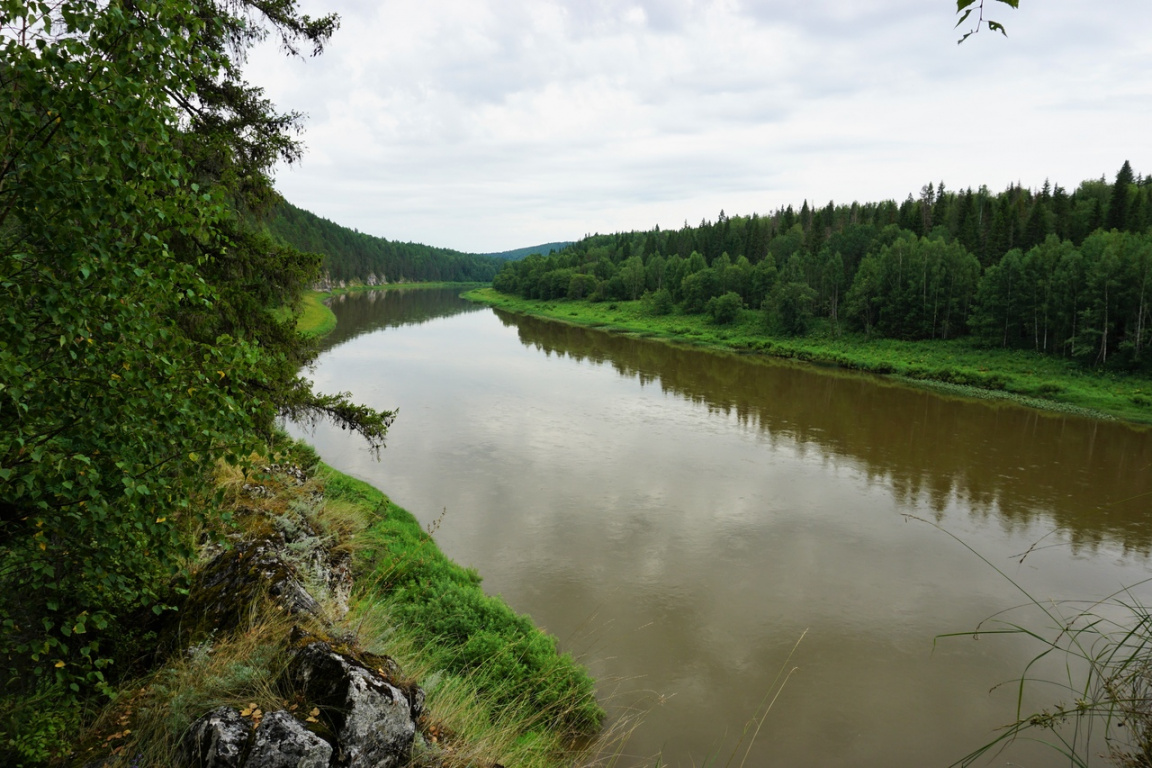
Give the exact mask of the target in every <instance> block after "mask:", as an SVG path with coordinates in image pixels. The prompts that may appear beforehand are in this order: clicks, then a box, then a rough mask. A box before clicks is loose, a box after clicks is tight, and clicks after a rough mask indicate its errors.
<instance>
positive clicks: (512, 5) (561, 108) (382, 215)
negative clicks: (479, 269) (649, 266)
mask: <svg viewBox="0 0 1152 768" xmlns="http://www.w3.org/2000/svg"><path fill="white" fill-rule="evenodd" d="M987 3H988V5H989V6H995V7H989V8H987V9H986V11H985V14H986V17H988V18H991V19H994V20H997V21H1000V22H1002V23H1003V24H1004V25H1005V26H1006V28H1007V33H1008V36H1007V37H1004V36H1002V35H1000V34H998V33H995V32H990V31H988V30H987V29H983V30H982V31H980V32H979V33H978V34H976V35H974V36H972V37H970V38H969V39H968V40H967V41H966V42H965V43H964V44H963V45H957V44H956V41H957V39H958V38H959V37H960V33H961V32H962V31H963V30H964V29H965V28H970V26H971V20H970V22H969V23H968V24H967V25H966V26H965V27H962V28H961V29H954V24H955V22H956V19H957V16H956V14H955V8H956V5H955V3H954V2H953V0H885V1H882V2H863V1H862V0H803V1H796V0H792V1H791V2H783V1H782V0H745V1H743V2H740V1H738V0H717V1H715V2H697V1H696V0H635V1H634V2H614V1H612V0H421V1H420V2H413V1H412V0H383V1H381V0H329V2H319V1H318V0H300V7H301V9H302V10H303V11H304V12H305V13H309V14H312V15H319V14H323V13H327V12H333V11H334V12H336V13H338V14H339V15H340V17H341V25H340V29H339V30H338V31H337V32H336V34H335V35H334V36H333V38H332V40H331V42H330V43H329V45H328V47H327V48H326V50H325V52H324V53H323V54H322V55H321V56H319V57H316V58H307V59H293V58H290V57H287V56H286V55H285V54H284V53H283V52H282V51H280V50H279V49H278V47H277V46H276V45H275V44H273V43H272V42H269V43H266V44H264V45H262V46H261V47H260V48H258V49H257V50H254V51H253V52H252V53H251V55H250V56H249V59H248V62H247V66H246V76H247V77H248V79H249V81H250V82H251V83H252V84H254V85H258V86H261V87H263V88H264V89H265V93H266V95H267V96H268V97H269V98H270V99H271V100H272V101H273V103H275V104H276V105H277V107H279V108H280V109H282V110H284V111H289V110H294V111H298V112H301V113H303V114H304V115H306V120H305V122H304V130H303V132H302V134H301V139H302V141H303V143H304V146H305V153H304V156H303V158H302V159H301V160H300V161H299V162H297V163H295V164H294V165H292V166H290V167H279V168H277V170H276V174H275V176H276V186H277V189H279V191H280V192H281V194H283V195H284V196H285V197H286V198H287V199H288V200H289V201H291V202H292V203H293V204H295V205H298V206H300V207H302V208H306V209H308V210H310V211H312V212H314V213H317V214H319V215H321V216H324V217H325V218H328V219H331V220H333V221H335V222H337V223H339V224H343V225H344V226H348V227H353V228H355V229H358V230H360V231H361V232H366V233H368V234H372V235H378V236H381V237H386V238H388V239H390V240H399V241H413V242H420V243H426V244H428V245H435V246H443V247H448V248H455V249H458V250H462V251H468V252H478V253H483V252H492V251H501V250H510V249H513V248H519V247H523V246H530V245H536V244H539V243H545V242H551V241H556V240H575V239H579V238H581V237H583V236H584V235H586V234H592V233H597V232H598V233H605V232H617V231H624V230H646V229H651V228H652V227H653V226H655V225H659V226H660V227H661V228H675V227H680V226H683V224H684V223H685V222H688V223H691V224H693V225H694V224H698V223H699V222H700V221H701V220H702V219H708V220H710V221H711V220H715V218H716V217H717V215H718V214H719V212H720V211H721V210H723V211H724V212H725V213H726V214H727V215H729V216H733V215H750V214H752V213H760V214H766V213H770V212H772V211H774V210H776V209H777V208H779V207H782V206H787V205H793V206H795V207H796V208H799V207H800V205H801V204H802V203H803V201H804V200H808V201H809V202H810V203H812V204H818V205H821V206H823V205H826V204H827V203H828V201H829V200H832V201H835V202H836V203H837V204H841V203H845V204H847V203H851V202H853V201H859V202H875V201H879V200H885V199H893V200H896V201H902V200H904V199H905V198H906V197H907V196H908V195H909V194H910V193H911V194H914V195H918V194H919V191H920V189H921V187H923V186H924V185H926V184H928V183H929V182H932V183H934V184H939V182H941V181H943V182H944V183H945V185H946V188H948V189H952V190H958V189H963V188H966V187H973V188H977V187H979V186H980V185H987V186H988V187H989V189H991V190H992V191H994V192H997V191H1000V190H1002V189H1004V188H1005V187H1006V186H1007V185H1008V184H1010V183H1015V184H1022V185H1024V186H1026V187H1030V188H1033V189H1039V188H1040V186H1041V185H1042V184H1043V183H1044V181H1045V179H1049V180H1051V182H1052V183H1053V184H1060V185H1063V186H1064V187H1065V188H1066V189H1068V190H1069V191H1072V190H1073V189H1075V187H1076V186H1077V185H1078V184H1079V183H1080V182H1081V181H1083V180H1085V179H1089V178H1100V177H1101V176H1106V177H1107V178H1108V180H1109V181H1111V180H1113V179H1114V178H1115V174H1116V172H1117V171H1118V170H1119V168H1120V166H1121V164H1123V162H1124V161H1125V160H1129V161H1131V163H1132V166H1133V168H1134V170H1135V171H1136V172H1137V173H1141V174H1152V130H1150V128H1152V2H1149V0H1021V3H1020V5H1021V7H1020V9H1019V10H1013V9H1011V8H1010V7H1008V6H1007V5H1005V4H1003V3H1001V2H994V0H987Z"/></svg>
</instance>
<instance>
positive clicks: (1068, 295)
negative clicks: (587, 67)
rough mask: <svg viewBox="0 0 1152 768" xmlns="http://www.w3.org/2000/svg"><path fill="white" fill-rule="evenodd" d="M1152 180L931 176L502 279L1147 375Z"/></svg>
mask: <svg viewBox="0 0 1152 768" xmlns="http://www.w3.org/2000/svg"><path fill="white" fill-rule="evenodd" d="M1150 228H1152V176H1145V177H1140V176H1139V175H1138V174H1135V173H1134V172H1133V171H1132V168H1131V166H1130V165H1129V164H1128V163H1127V162H1125V163H1124V166H1123V168H1121V170H1120V172H1119V173H1118V174H1117V175H1116V177H1115V180H1114V181H1113V182H1111V183H1109V182H1108V180H1107V179H1106V178H1100V179H1097V180H1090V181H1085V182H1083V183H1082V184H1080V186H1079V187H1077V188H1076V189H1075V190H1074V191H1073V192H1071V193H1069V192H1067V191H1066V190H1065V189H1064V188H1062V187H1060V186H1058V185H1057V186H1055V187H1053V186H1052V185H1050V184H1049V183H1047V182H1045V184H1044V186H1043V187H1042V188H1041V189H1040V190H1039V191H1032V190H1029V189H1025V188H1023V187H1019V186H1009V187H1008V188H1007V189H1006V190H1004V191H1003V192H1001V193H999V194H993V193H991V192H990V191H989V190H988V189H987V188H986V187H981V188H980V189H979V190H972V189H966V190H963V191H956V192H953V191H951V190H948V189H946V188H945V186H944V183H943V182H941V183H940V184H938V185H935V184H928V185H927V186H925V187H924V188H923V189H922V190H921V191H920V195H919V197H918V198H917V197H913V196H912V195H909V196H908V198H907V199H906V200H904V202H903V203H899V204H898V203H896V202H895V201H891V200H888V201H884V202H879V203H863V204H861V203H852V204H851V205H836V204H834V203H832V202H829V203H828V204H827V205H826V206H824V207H822V208H814V207H810V206H809V204H808V203H807V202H805V203H804V204H803V205H802V206H801V208H800V210H799V211H796V210H794V209H793V207H791V206H789V207H787V208H784V209H781V210H778V211H776V212H774V213H772V214H769V215H766V216H759V215H752V216H732V217H729V216H726V215H725V214H724V213H723V212H721V213H720V215H719V216H718V218H717V219H716V221H713V222H709V221H702V222H701V223H700V224H699V225H698V226H695V227H693V226H687V225H685V226H684V227H683V228H682V229H680V230H676V231H662V230H660V229H659V228H656V229H653V230H651V231H648V232H627V233H619V234H614V235H595V236H592V237H588V238H585V239H584V240H581V241H580V242H577V243H575V244H573V245H572V246H570V247H568V248H566V249H565V250H563V251H561V252H559V253H557V254H554V255H552V256H550V257H546V258H545V257H535V256H533V257H529V258H527V259H525V260H524V261H520V262H511V263H508V264H506V265H505V266H504V267H503V268H502V270H501V271H500V273H499V274H498V275H497V276H496V279H495V281H494V283H493V286H494V287H495V288H496V289H497V290H499V291H502V292H504V293H511V294H516V295H519V296H523V297H526V298H533V299H556V298H573V299H580V298H586V299H591V300H594V301H595V300H632V299H638V298H641V297H643V296H648V297H649V300H650V302H651V307H652V311H653V312H654V313H656V314H666V313H669V312H672V311H676V310H679V311H682V312H685V313H703V312H708V313H709V314H711V315H712V317H713V318H714V319H715V320H716V321H717V322H721V323H722V322H730V321H731V320H732V319H734V318H735V317H736V316H737V315H738V314H739V312H740V310H741V309H743V308H745V307H751V308H756V309H762V310H763V311H764V313H765V321H766V323H767V325H768V328H769V329H770V330H771V331H773V332H776V333H783V334H790V335H802V334H805V333H807V332H808V331H809V330H810V329H811V328H812V327H814V326H815V325H820V326H823V327H827V328H828V329H829V330H830V332H832V333H839V332H840V331H842V330H853V331H861V332H864V333H867V334H874V335H879V336H884V337H889V338H898V339H947V338H954V337H957V336H963V335H971V336H973V337H975V338H976V339H977V340H979V341H981V342H983V343H986V344H988V345H995V346H1000V347H1007V348H1020V349H1031V350H1035V351H1037V352H1041V353H1045V354H1051V355H1060V356H1065V357H1070V358H1075V359H1078V360H1081V361H1083V362H1085V363H1087V364H1092V365H1105V364H1106V365H1108V366H1109V367H1117V368H1129V369H1134V368H1140V369H1143V370H1149V369H1150V368H1152V366H1150V365H1149V361H1148V358H1149V353H1148V345H1149V340H1150V333H1149V325H1150V321H1152V231H1150Z"/></svg>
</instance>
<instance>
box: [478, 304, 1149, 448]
mask: <svg viewBox="0 0 1152 768" xmlns="http://www.w3.org/2000/svg"><path fill="white" fill-rule="evenodd" d="M462 296H463V298H465V299H467V300H469V301H474V302H477V303H480V304H486V305H488V306H491V307H495V308H498V309H502V310H505V311H508V312H513V313H517V314H524V315H530V316H533V317H539V318H542V319H547V320H551V321H556V322H561V323H566V324H569V325H575V326H581V327H585V328H593V329H596V330H601V331H605V332H607V333H616V334H622V335H629V336H635V337H637V338H648V339H652V340H654V341H660V342H663V343H667V344H682V345H687V346H693V347H698V348H704V349H711V350H714V351H723V352H728V353H735V354H741V355H758V356H764V357H771V358H777V359H783V360H794V361H799V362H803V363H809V364H812V365H817V366H822V367H824V366H831V367H835V368H841V369H845V370H852V371H859V372H862V373H869V374H873V375H877V376H881V377H882V378H883V379H884V380H887V381H890V382H895V383H899V384H903V385H905V386H910V387H915V388H918V389H929V390H933V391H937V392H940V393H943V394H947V395H952V396H957V397H963V398H967V399H977V400H994V401H1001V402H1005V403H1014V404H1018V405H1022V406H1025V407H1028V408H1032V409H1035V410H1039V411H1041V412H1044V413H1049V414H1061V415H1071V416H1078V417H1082V418H1089V419H1097V420H1103V421H1121V422H1123V423H1125V424H1127V425H1129V426H1131V427H1133V428H1136V429H1147V428H1149V427H1150V426H1152V381H1150V380H1147V379H1140V378H1138V377H1134V376H1119V375H1116V374H1113V373H1105V374H1096V373H1092V372H1090V371H1085V370H1083V369H1080V370H1077V369H1076V368H1074V367H1073V366H1074V365H1075V364H1073V363H1070V362H1068V361H1064V360H1058V359H1056V360H1053V359H1044V358H1043V357H1042V356H1040V355H1036V354H1034V353H1030V352H1028V353H1020V352H1018V351H1005V350H999V349H991V350H989V349H980V348H977V347H975V346H973V345H971V344H967V343H965V342H964V341H963V340H961V341H949V342H939V341H937V342H905V341H898V340H892V339H864V338H863V337H860V336H856V335H850V334H842V335H840V336H837V337H831V336H816V335H813V336H806V337H793V338H789V337H776V336H769V335H768V334H767V333H765V332H763V331H762V330H760V329H759V328H758V327H757V325H758V323H759V319H758V318H759V313H757V312H754V311H751V310H745V311H744V314H743V316H742V318H741V319H740V320H739V321H738V322H736V323H734V324H732V325H727V326H719V325H715V324H713V323H712V322H711V321H710V320H709V319H708V318H707V316H705V315H682V314H669V315H661V316H655V315H652V314H651V313H649V312H648V311H647V309H646V307H645V306H644V302H643V300H637V301H631V302H624V301H618V302H598V303H595V304H593V303H591V302H588V301H572V300H553V301H536V300H530V299H521V298H518V297H514V296H507V295H505V294H501V293H498V292H497V291H495V290H494V289H492V288H490V287H487V288H476V289H472V290H469V291H467V292H465V293H464V294H462ZM933 345H935V346H933Z"/></svg>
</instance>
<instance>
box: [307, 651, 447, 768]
mask: <svg viewBox="0 0 1152 768" xmlns="http://www.w3.org/2000/svg"><path fill="white" fill-rule="evenodd" d="M288 677H289V680H290V682H291V684H292V686H293V687H294V688H295V690H297V691H298V692H299V693H300V694H302V695H303V697H304V699H305V700H307V701H308V702H310V703H314V704H315V705H316V706H317V707H319V708H320V711H321V717H322V718H323V719H324V720H325V721H326V723H327V724H328V726H329V727H330V728H331V730H332V733H334V734H335V736H336V740H337V742H338V744H337V748H336V754H335V756H334V758H335V759H334V761H333V765H334V766H340V768H368V767H369V766H371V767H372V768H392V767H393V766H397V765H400V764H401V763H402V762H404V761H405V760H406V759H407V757H408V755H409V753H410V752H411V749H412V741H413V739H414V737H415V735H416V722H417V720H418V719H419V717H420V714H421V711H422V709H423V706H424V696H423V691H421V690H420V689H419V688H418V687H417V686H414V685H412V686H406V688H407V690H405V688H402V687H400V686H397V685H394V684H393V683H392V682H390V681H389V680H387V679H385V676H384V674H383V673H382V671H377V670H372V669H370V668H369V667H367V666H365V665H364V664H363V663H361V662H359V661H357V660H356V659H354V658H351V657H349V656H347V655H344V654H341V653H337V652H336V651H334V650H333V649H332V647H331V646H330V645H329V644H328V643H326V642H323V641H315V642H311V643H308V644H307V645H305V646H304V647H303V648H301V649H300V650H299V651H297V653H296V655H295V657H294V658H293V660H292V662H291V664H290V665H289V667H288Z"/></svg>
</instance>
